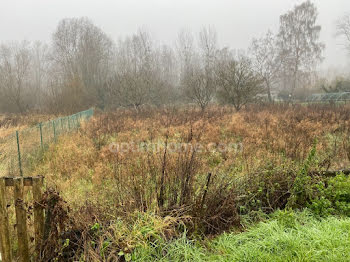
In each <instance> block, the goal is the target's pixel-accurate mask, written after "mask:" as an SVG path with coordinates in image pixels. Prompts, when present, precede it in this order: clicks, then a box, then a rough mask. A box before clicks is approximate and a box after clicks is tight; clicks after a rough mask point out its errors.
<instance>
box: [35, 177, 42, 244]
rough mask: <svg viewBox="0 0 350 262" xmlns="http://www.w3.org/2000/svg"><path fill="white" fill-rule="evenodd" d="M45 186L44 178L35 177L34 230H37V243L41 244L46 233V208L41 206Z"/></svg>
mask: <svg viewBox="0 0 350 262" xmlns="http://www.w3.org/2000/svg"><path fill="white" fill-rule="evenodd" d="M42 186H43V179H42V178H40V177H35V178H34V177H33V198H34V231H35V245H36V246H37V247H39V246H40V244H41V241H42V238H43V233H44V210H43V208H42V207H41V206H40V201H41V198H42V193H41V188H42Z"/></svg>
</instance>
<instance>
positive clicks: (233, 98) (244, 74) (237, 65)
mask: <svg viewBox="0 0 350 262" xmlns="http://www.w3.org/2000/svg"><path fill="white" fill-rule="evenodd" d="M216 76H217V85H218V93H217V95H218V99H219V101H221V102H222V103H225V104H231V105H233V106H234V107H235V109H236V110H237V111H239V110H240V109H241V108H242V107H243V106H244V105H246V104H247V103H249V102H252V101H253V100H254V98H255V97H256V95H257V94H258V93H259V92H261V90H262V88H261V84H262V81H261V79H260V78H259V76H258V75H257V74H256V73H255V71H254V70H253V64H252V61H251V60H250V59H249V58H248V57H247V56H245V55H242V54H240V55H238V56H237V58H235V56H234V55H233V53H232V52H230V51H229V50H227V49H223V50H222V51H221V55H220V59H218V62H217V66H216Z"/></svg>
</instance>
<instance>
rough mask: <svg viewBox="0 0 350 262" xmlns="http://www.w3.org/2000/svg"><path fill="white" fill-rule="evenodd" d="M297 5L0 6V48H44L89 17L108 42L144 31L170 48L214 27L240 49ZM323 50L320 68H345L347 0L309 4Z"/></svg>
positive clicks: (123, 2)
mask: <svg viewBox="0 0 350 262" xmlns="http://www.w3.org/2000/svg"><path fill="white" fill-rule="evenodd" d="M300 2H301V1H299V0H0V42H8V41H12V40H29V41H34V40H41V41H44V42H49V41H50V39H51V35H52V33H53V31H54V30H55V28H56V26H57V23H58V22H59V20H61V19H62V18H67V17H82V16H85V17H89V18H90V19H91V20H92V21H93V22H94V23H95V24H96V25H97V26H99V27H100V28H101V29H102V30H104V31H105V32H106V33H107V34H108V35H109V36H110V37H111V38H112V39H113V40H118V38H119V37H123V36H125V35H130V34H132V33H134V32H136V31H137V29H138V28H140V27H142V28H146V29H147V30H148V31H150V32H151V33H152V35H153V36H154V38H155V39H156V40H157V41H159V42H163V43H166V44H172V42H173V41H174V40H175V38H176V36H177V33H178V31H179V30H180V29H181V28H188V29H190V30H191V31H193V32H197V31H199V29H200V27H202V26H203V25H211V26H214V27H215V28H216V30H217V32H218V37H219V42H220V45H221V46H230V47H231V48H234V49H246V48H247V47H248V46H249V44H250V41H251V39H252V38H253V37H259V36H262V35H263V34H264V33H265V32H267V30H268V29H271V30H272V31H274V32H276V31H277V29H278V23H279V16H280V15H281V14H282V13H285V12H286V11H288V10H289V9H291V8H293V6H294V5H295V4H297V3H300ZM313 2H314V3H316V5H317V7H318V11H319V20H318V22H319V24H320V25H321V26H322V34H321V40H322V41H323V42H324V43H325V44H326V50H325V52H324V56H325V61H324V62H323V65H322V68H328V67H344V66H345V65H346V64H349V63H348V61H350V58H349V56H347V54H346V52H345V50H344V47H343V46H342V40H341V39H339V38H336V37H335V23H336V20H337V19H338V18H339V17H340V16H342V15H343V14H344V13H346V12H350V1H349V0H314V1H313Z"/></svg>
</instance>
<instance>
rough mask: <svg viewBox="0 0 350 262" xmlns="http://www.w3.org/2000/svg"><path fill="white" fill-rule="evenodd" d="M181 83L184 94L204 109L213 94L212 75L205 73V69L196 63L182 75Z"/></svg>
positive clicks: (213, 81)
mask: <svg viewBox="0 0 350 262" xmlns="http://www.w3.org/2000/svg"><path fill="white" fill-rule="evenodd" d="M182 84H183V85H184V91H185V95H186V96H187V97H188V98H189V99H190V100H192V101H194V102H195V103H196V104H197V105H199V106H200V108H201V109H202V111H204V110H205V108H206V107H207V106H208V104H209V103H210V102H211V101H212V99H213V97H214V95H215V79H214V76H212V75H207V74H206V72H205V70H203V68H201V67H200V66H198V65H197V66H193V67H192V68H191V70H190V71H188V72H187V73H186V75H184V77H183V79H182Z"/></svg>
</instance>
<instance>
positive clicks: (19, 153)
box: [16, 130, 23, 176]
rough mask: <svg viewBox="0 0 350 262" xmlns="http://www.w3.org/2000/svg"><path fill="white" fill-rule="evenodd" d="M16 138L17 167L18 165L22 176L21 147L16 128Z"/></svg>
mask: <svg viewBox="0 0 350 262" xmlns="http://www.w3.org/2000/svg"><path fill="white" fill-rule="evenodd" d="M16 140H17V154H18V167H19V174H20V175H21V176H23V171H22V159H21V149H20V146H19V134H18V130H17V131H16Z"/></svg>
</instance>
